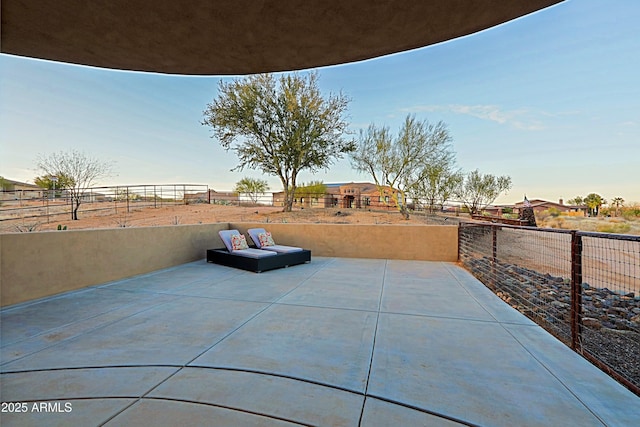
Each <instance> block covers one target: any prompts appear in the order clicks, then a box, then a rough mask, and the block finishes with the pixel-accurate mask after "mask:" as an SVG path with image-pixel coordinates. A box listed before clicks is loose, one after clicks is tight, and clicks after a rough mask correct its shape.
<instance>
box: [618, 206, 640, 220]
mask: <svg viewBox="0 0 640 427" xmlns="http://www.w3.org/2000/svg"><path fill="white" fill-rule="evenodd" d="M620 211H621V212H622V217H623V218H625V219H628V220H632V219H635V218H640V205H635V206H629V207H624V208H622V209H620Z"/></svg>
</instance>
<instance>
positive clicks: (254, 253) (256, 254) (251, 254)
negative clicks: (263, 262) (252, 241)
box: [233, 248, 278, 258]
mask: <svg viewBox="0 0 640 427" xmlns="http://www.w3.org/2000/svg"><path fill="white" fill-rule="evenodd" d="M233 254H234V255H240V256H245V257H248V258H264V257H268V256H274V255H278V254H277V253H276V252H271V251H263V250H262V249H253V248H249V249H238V250H235V251H233Z"/></svg>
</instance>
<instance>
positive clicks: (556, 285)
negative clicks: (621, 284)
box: [467, 257, 640, 333]
mask: <svg viewBox="0 0 640 427" xmlns="http://www.w3.org/2000/svg"><path fill="white" fill-rule="evenodd" d="M467 264H468V266H469V267H470V269H471V272H472V273H473V274H474V275H475V276H476V277H477V278H478V279H480V281H482V282H483V283H484V284H485V285H487V286H488V287H489V288H490V289H491V290H492V291H494V293H495V294H496V295H498V296H499V297H500V298H501V299H502V300H504V301H505V302H507V303H508V304H510V305H511V306H512V307H514V308H515V309H517V310H518V311H520V312H522V313H524V314H525V315H527V316H528V317H530V318H532V319H534V320H542V321H543V322H545V323H548V324H550V326H551V327H552V328H554V329H558V330H559V331H558V332H567V331H569V329H568V328H569V326H570V323H569V322H570V316H571V285H570V281H569V279H568V278H563V277H557V276H552V275H550V274H541V273H539V272H537V271H534V270H531V269H528V268H524V267H520V266H518V265H514V264H508V263H502V262H496V263H495V264H494V265H492V262H491V259H490V258H488V257H483V258H479V259H473V260H469V261H468V262H467ZM581 287H582V313H581V316H582V325H583V327H584V328H589V329H594V330H600V329H602V328H605V329H611V330H617V331H633V332H637V333H640V295H635V294H634V293H633V292H631V293H619V292H615V291H612V290H610V289H607V288H595V287H591V286H590V285H589V284H588V283H582V284H581ZM563 324H565V325H566V327H564V326H565V325H563Z"/></svg>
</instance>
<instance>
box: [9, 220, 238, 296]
mask: <svg viewBox="0 0 640 427" xmlns="http://www.w3.org/2000/svg"><path fill="white" fill-rule="evenodd" d="M227 228H228V224H227V223H219V224H201V225H176V226H166V227H140V228H133V227H132V228H116V229H96V230H69V231H50V232H36V233H16V234H2V235H0V291H1V294H0V300H1V304H2V306H3V307H4V306H7V305H12V304H16V303H19V302H24V301H29V300H32V299H36V298H41V297H45V296H49V295H55V294H58V293H62V292H67V291H71V290H75V289H80V288H84V287H87V286H92V285H97V284H100V283H105V282H109V281H112V280H118V279H123V278H125V277H131V276H135V275H138V274H144V273H148V272H151V271H154V270H159V269H162V268H168V267H173V266H176V265H180V264H184V263H186V262H191V261H195V260H198V259H202V258H204V256H205V253H206V249H207V248H210V247H211V246H219V245H221V244H222V243H221V241H220V238H219V237H218V231H219V230H225V229H227Z"/></svg>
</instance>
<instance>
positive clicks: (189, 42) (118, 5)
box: [0, 0, 561, 75]
mask: <svg viewBox="0 0 640 427" xmlns="http://www.w3.org/2000/svg"><path fill="white" fill-rule="evenodd" d="M560 1H561V0H410V1H409V0H406V1H403V0H217V1H215V0H187V1H179V0H2V1H1V8H2V9H1V14H2V27H1V40H0V51H1V52H2V53H7V54H13V55H19V56H26V57H33V58H40V59H48V60H54V61H62V62H67V63H73V64H83V65H91V66H96V67H105V68H113V69H122V70H137V71H151V72H158V73H171V74H199V75H230V74H253V73H261V72H274V71H285V70H298V69H307V68H314V67H319V66H326V65H334V64H341V63H348V62H353V61H359V60H364V59H369V58H374V57H378V56H381V55H385V54H390V53H394V52H401V51H406V50H409V49H414V48H419V47H423V46H428V45H431V44H434V43H439V42H442V41H445V40H450V39H453V38H456V37H460V36H464V35H468V34H472V33H474V32H477V31H481V30H484V29H486V28H489V27H492V26H495V25H498V24H501V23H504V22H506V21H509V20H512V19H515V18H518V17H520V16H523V15H526V14H528V13H531V12H535V11H537V10H540V9H542V8H545V7H547V6H550V5H553V4H555V3H558V2H560Z"/></svg>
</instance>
